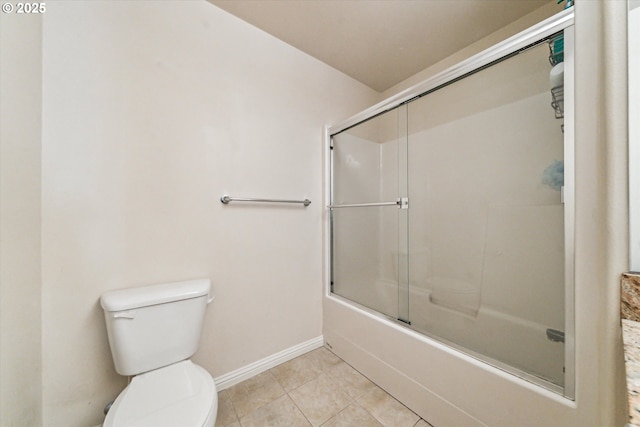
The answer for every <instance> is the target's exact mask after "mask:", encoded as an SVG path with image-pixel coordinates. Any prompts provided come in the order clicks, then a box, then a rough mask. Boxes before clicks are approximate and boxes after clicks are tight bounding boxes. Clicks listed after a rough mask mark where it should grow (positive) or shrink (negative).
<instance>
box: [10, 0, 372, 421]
mask: <svg viewBox="0 0 640 427" xmlns="http://www.w3.org/2000/svg"><path fill="white" fill-rule="evenodd" d="M7 17H8V18H12V19H13V18H17V16H16V15H11V16H8V15H4V14H3V21H2V36H3V37H2V42H3V45H2V64H3V69H2V72H3V73H2V76H3V80H2V108H3V110H2V114H3V116H2V119H3V127H2V222H1V224H0V225H1V226H2V250H3V252H2V259H1V261H2V299H1V300H2V354H1V355H2V365H1V367H2V372H1V374H2V390H1V391H2V396H1V397H2V399H1V401H0V402H1V404H2V407H1V411H0V412H1V413H2V419H1V421H0V424H1V425H2V426H3V427H4V426H5V425H7V426H9V425H16V426H33V425H40V424H41V420H43V421H42V424H43V425H47V426H61V425H64V426H87V425H92V424H96V423H98V422H100V421H101V418H102V417H101V414H102V408H103V407H104V405H105V404H106V403H107V402H109V401H110V400H112V399H113V398H114V397H115V396H116V395H117V394H118V393H119V391H120V390H121V389H122V387H123V386H124V379H123V378H120V377H119V376H118V375H117V374H116V373H115V372H114V370H113V365H112V362H111V357H110V354H109V349H108V345H107V339H106V334H105V329H104V320H103V318H102V311H101V309H100V307H99V304H98V298H99V296H100V294H101V293H103V292H104V291H106V290H108V289H114V288H121V287H128V286H133V285H140V284H148V283H156V282H161V281H169V280H179V279H188V278H194V277H210V278H211V279H212V282H213V290H214V293H215V294H216V299H215V301H214V302H213V304H212V305H211V306H210V308H209V311H208V313H207V318H206V325H205V330H204V336H203V342H202V346H201V349H200V351H199V352H198V353H197V354H196V356H195V357H194V359H195V360H196V361H197V362H198V363H200V364H202V365H203V366H205V367H206V368H207V369H208V370H209V371H210V372H211V373H212V374H213V375H214V376H220V375H223V374H226V373H228V372H230V371H233V370H235V369H237V368H240V367H243V366H246V365H248V364H250V363H252V362H254V361H256V360H260V359H263V358H265V357H267V356H270V355H272V354H274V353H277V352H279V351H282V350H284V349H287V348H289V347H292V346H295V345H297V344H300V343H301V342H304V341H307V340H309V339H312V338H316V337H318V336H319V335H320V334H321V316H322V314H321V280H320V278H321V268H322V267H321V229H320V226H319V224H320V217H321V214H322V211H323V208H322V204H321V187H322V186H321V172H322V166H321V163H320V159H321V153H322V128H323V126H324V124H326V123H330V122H335V121H337V120H338V119H339V118H340V117H344V116H347V115H350V114H353V113H354V112H356V111H358V110H360V109H363V108H365V107H366V106H368V105H370V104H372V103H373V102H375V100H376V97H377V93H375V92H374V91H372V90H371V89H369V88H367V87H365V86H363V85H361V84H360V83H357V82H356V81H354V80H352V79H351V78H348V77H346V76H344V75H343V74H341V73H339V72H337V71H335V70H334V69H332V68H330V67H328V66H326V65H324V64H322V63H320V62H319V61H317V60H315V59H312V58H310V57H309V56H307V55H305V54H302V53H301V52H299V51H297V50H295V49H293V48H291V47H290V46H288V45H285V44H284V43H282V42H280V41H278V40H276V39H274V38H272V37H270V36H268V35H266V34H265V33H263V32H261V31H259V30H256V29H255V28H253V27H250V26H248V25H247V24H245V23H243V22H242V21H240V20H238V19H236V18H233V17H231V16H230V15H228V14H226V13H225V12H222V11H221V10H219V9H217V8H216V7H214V6H212V5H211V4H208V3H206V2H204V1H202V2H199V1H198V2H196V1H192V2H154V3H153V7H150V4H149V3H148V2H75V1H69V2H56V3H48V4H47V11H46V14H45V15H44V16H43V18H44V19H43V21H44V22H43V26H42V30H41V29H40V26H39V23H38V21H36V20H34V21H32V22H31V23H30V25H28V26H27V25H25V24H24V22H20V23H18V21H16V20H14V21H9V19H5V18H7ZM7 34H9V35H10V36H11V37H16V38H17V37H20V40H21V43H20V45H17V44H14V46H13V49H5V47H6V46H5V42H7V43H8V42H10V39H9V38H8V37H7V36H6V35H7ZM40 46H42V50H41V47H40ZM27 47H28V49H27ZM41 52H42V56H41ZM40 58H42V64H40ZM5 64H11V68H10V69H9V67H7V66H5ZM7 70H9V71H11V72H10V73H7V72H6V71H7ZM14 71H16V73H14ZM17 72H20V73H21V74H20V75H19V76H18V75H17ZM41 74H42V95H41V94H40V87H41V86H40V81H41V78H40V75H41ZM18 101H19V102H18ZM9 103H11V110H9V108H8V107H6V106H7V104H9ZM17 106H20V107H21V110H20V111H17V109H15V107H17ZM5 107H6V108H5ZM40 107H42V147H41V146H40V135H41V132H40ZM22 108H24V109H22ZM14 109H15V110H14ZM25 110H26V111H29V113H27V112H26V111H25ZM10 114H11V115H10ZM15 117H18V118H19V120H17V119H16V120H13V123H12V124H11V126H8V125H6V123H7V122H8V121H9V120H12V119H14V118H15ZM40 156H41V157H40ZM40 160H42V165H40ZM40 166H42V168H41V169H40ZM225 193H228V194H231V195H236V196H249V197H252V196H253V197H282V198H299V197H300V198H304V197H308V198H309V199H311V200H312V204H311V206H309V207H308V208H303V207H301V206H300V207H299V206H295V207H290V206H266V205H261V206H250V205H242V204H235V205H229V206H225V205H222V204H221V203H220V202H219V197H220V196H221V195H222V194H225ZM40 202H41V203H42V206H40ZM40 215H41V216H42V218H40ZM40 220H41V221H42V250H41V251H40ZM40 259H41V263H40ZM40 266H42V282H41V283H40ZM40 293H42V310H41V308H40ZM41 317H42V319H41ZM40 333H42V351H40V336H41V335H40ZM41 357H42V372H41V370H40V358H41ZM41 384H42V385H41ZM41 393H42V395H41ZM40 396H42V397H40ZM40 414H42V417H41V416H40Z"/></svg>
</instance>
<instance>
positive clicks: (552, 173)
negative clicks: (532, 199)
mask: <svg viewBox="0 0 640 427" xmlns="http://www.w3.org/2000/svg"><path fill="white" fill-rule="evenodd" d="M542 183H543V184H545V185H548V186H549V187H551V188H553V189H554V190H556V191H560V188H561V187H562V186H563V185H564V162H563V161H560V160H554V161H553V163H551V164H550V165H549V166H547V168H546V169H545V170H544V172H543V173H542Z"/></svg>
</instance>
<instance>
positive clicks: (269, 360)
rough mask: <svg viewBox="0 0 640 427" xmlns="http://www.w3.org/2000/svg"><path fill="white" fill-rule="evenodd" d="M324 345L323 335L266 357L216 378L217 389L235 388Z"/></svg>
mask: <svg viewBox="0 0 640 427" xmlns="http://www.w3.org/2000/svg"><path fill="white" fill-rule="evenodd" d="M323 344H324V338H323V336H322V335H320V336H319V337H316V338H313V339H310V340H309V341H305V342H303V343H300V344H298V345H294V346H293V347H289V348H287V349H284V350H282V351H280V352H278V353H275V354H272V355H271V356H268V357H265V358H264V359H261V360H258V361H257V362H253V363H251V364H249V365H247V366H243V367H242V368H239V369H236V370H235V371H231V372H229V373H227V374H224V375H221V376H219V377H217V378H214V381H215V383H216V388H217V389H218V391H221V390H224V389H226V388H229V387H231V386H234V385H236V384H238V383H240V382H242V381H244V380H247V379H249V378H251V377H254V376H256V375H258V374H260V373H262V372H264V371H266V370H268V369H271V368H273V367H274V366H278V365H280V364H281V363H284V362H288V361H289V360H291V359H295V358H296V357H298V356H301V355H303V354H305V353H308V352H310V351H311V350H315V349H316V348H320V347H322V346H323Z"/></svg>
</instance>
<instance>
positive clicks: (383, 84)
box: [209, 0, 561, 92]
mask: <svg viewBox="0 0 640 427" xmlns="http://www.w3.org/2000/svg"><path fill="white" fill-rule="evenodd" d="M209 1H210V2H211V3H213V4H215V5H216V6H218V7H220V8H222V9H224V10H226V11H227V12H229V13H231V14H233V15H235V16H237V17H238V18H240V19H242V20H244V21H246V22H248V23H250V24H252V25H254V26H256V27H258V28H260V29H262V30H264V31H266V32H267V33H269V34H271V35H273V36H275V37H277V38H279V39H281V40H283V41H284V42H286V43H288V44H290V45H292V46H294V47H296V48H298V49H300V50H302V51H303V52H306V53H308V54H309V55H311V56H313V57H315V58H317V59H319V60H321V61H323V62H325V63H327V64H329V65H331V66H332V67H334V68H336V69H338V70H340V71H342V72H343V73H345V74H347V75H349V76H351V77H353V78H354V79H356V80H358V81H360V82H362V83H364V84H365V85H367V86H369V87H371V88H373V89H375V90H377V91H378V92H382V91H384V90H386V89H388V88H390V87H392V86H394V85H395V84H397V83H399V82H401V81H403V80H405V79H407V78H408V77H410V76H412V75H414V74H416V73H417V72H419V71H421V70H423V69H425V68H427V67H429V66H430V65H432V64H435V63H436V62H438V61H440V60H442V59H444V58H446V57H447V56H450V55H451V54H453V53H455V52H457V51H459V50H460V49H462V48H464V47H466V46H468V45H470V44H472V43H473V42H475V41H477V40H479V39H481V38H483V37H484V36H487V35H489V34H491V33H492V32H494V31H496V30H498V29H500V28H502V27H504V26H505V25H507V24H509V23H511V22H513V21H515V20H517V19H518V18H520V17H522V16H524V15H526V14H528V13H530V12H532V11H533V10H535V9H538V8H540V7H541V6H543V5H545V4H548V3H549V2H550V1H551V2H554V3H555V2H556V0H209ZM560 8H561V6H559V7H558V11H560Z"/></svg>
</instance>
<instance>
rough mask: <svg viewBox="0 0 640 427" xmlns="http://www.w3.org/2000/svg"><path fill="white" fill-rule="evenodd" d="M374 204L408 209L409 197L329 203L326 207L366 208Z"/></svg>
mask: <svg viewBox="0 0 640 427" xmlns="http://www.w3.org/2000/svg"><path fill="white" fill-rule="evenodd" d="M374 206H397V207H398V208H400V209H408V208H409V199H408V198H407V197H401V198H399V199H396V201H395V202H376V203H353V204H348V205H329V206H327V207H328V208H329V209H336V208H366V207H374Z"/></svg>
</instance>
